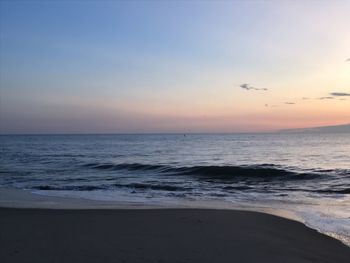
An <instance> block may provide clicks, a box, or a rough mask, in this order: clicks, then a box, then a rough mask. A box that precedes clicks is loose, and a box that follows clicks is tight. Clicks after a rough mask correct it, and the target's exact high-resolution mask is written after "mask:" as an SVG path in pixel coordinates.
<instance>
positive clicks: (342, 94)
mask: <svg viewBox="0 0 350 263" xmlns="http://www.w3.org/2000/svg"><path fill="white" fill-rule="evenodd" d="M329 94H330V95H332V96H336V97H350V93H346V92H332V93H329Z"/></svg>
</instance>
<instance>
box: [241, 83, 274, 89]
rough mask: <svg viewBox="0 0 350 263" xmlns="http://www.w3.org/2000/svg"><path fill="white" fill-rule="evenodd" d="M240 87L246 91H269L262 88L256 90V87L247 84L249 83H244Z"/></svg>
mask: <svg viewBox="0 0 350 263" xmlns="http://www.w3.org/2000/svg"><path fill="white" fill-rule="evenodd" d="M239 86H240V87H241V88H242V89H245V90H268V89H266V88H260V89H258V88H255V87H253V86H251V85H249V84H247V83H243V84H241V85H239Z"/></svg>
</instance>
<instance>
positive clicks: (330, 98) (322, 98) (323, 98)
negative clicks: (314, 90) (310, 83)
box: [317, 97, 334, 100]
mask: <svg viewBox="0 0 350 263" xmlns="http://www.w3.org/2000/svg"><path fill="white" fill-rule="evenodd" d="M332 99H334V98H333V97H320V98H317V100H332Z"/></svg>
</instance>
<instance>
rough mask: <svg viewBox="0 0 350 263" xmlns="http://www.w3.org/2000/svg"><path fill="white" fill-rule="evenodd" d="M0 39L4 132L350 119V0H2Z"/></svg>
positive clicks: (234, 128) (229, 127) (265, 127)
mask: <svg viewBox="0 0 350 263" xmlns="http://www.w3.org/2000/svg"><path fill="white" fill-rule="evenodd" d="M0 48H1V50H0V51H1V62H0V63H1V65H0V66H1V68H0V69H1V90H0V131H1V133H143V132H147V133H148V132H181V133H188V132H260V131H273V130H276V129H283V128H297V127H311V126H321V125H334V124H344V123H350V61H347V60H349V58H350V1H345V0H344V1H231V2H230V1H215V2H214V1H213V2H211V1H163V2H161V1H152V2H151V1H147V2H146V1H144V2H143V1H131V2H130V1H129V2H127V1H125V2H117V1H80V2H79V1H55V2H53V1H46V2H45V1H23V2H21V1H1V46H0ZM243 84H247V85H246V86H244V85H243ZM242 85H243V86H242ZM241 86H242V87H254V88H255V89H249V90H247V89H245V88H242V87H241ZM264 89H267V90H264ZM340 95H342V96H340Z"/></svg>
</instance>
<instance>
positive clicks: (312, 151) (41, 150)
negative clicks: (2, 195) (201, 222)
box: [0, 133, 350, 245]
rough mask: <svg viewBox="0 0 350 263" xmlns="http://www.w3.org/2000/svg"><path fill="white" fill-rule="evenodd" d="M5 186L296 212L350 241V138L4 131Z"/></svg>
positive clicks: (0, 180)
mask: <svg viewBox="0 0 350 263" xmlns="http://www.w3.org/2000/svg"><path fill="white" fill-rule="evenodd" d="M0 187H2V188H16V189H26V190H29V191H31V192H33V193H35V194H40V195H47V196H60V197H70V198H80V199H81V198H82V199H90V200H99V201H105V202H109V201H114V202H128V203H140V204H145V205H157V204H160V205H163V206H166V205H170V204H172V205H174V204H179V205H180V204H182V203H186V204H189V203H190V204H192V205H193V207H196V204H197V203H198V204H203V203H207V204H208V206H210V205H211V206H212V208H221V207H225V208H227V207H232V209H235V208H242V207H248V208H250V209H251V210H257V211H261V209H262V208H264V209H271V210H283V211H289V212H291V213H293V215H295V216H296V217H297V218H298V220H300V221H301V222H303V223H304V224H306V225H307V226H309V227H311V228H314V229H317V230H318V231H320V232H322V233H325V234H327V235H330V236H332V237H334V238H337V239H339V240H341V241H342V242H343V243H345V244H347V245H350V134H349V133H291V134H290V133H269V134H268V133H264V134H118V135H110V134H108V135H1V136H0Z"/></svg>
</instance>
